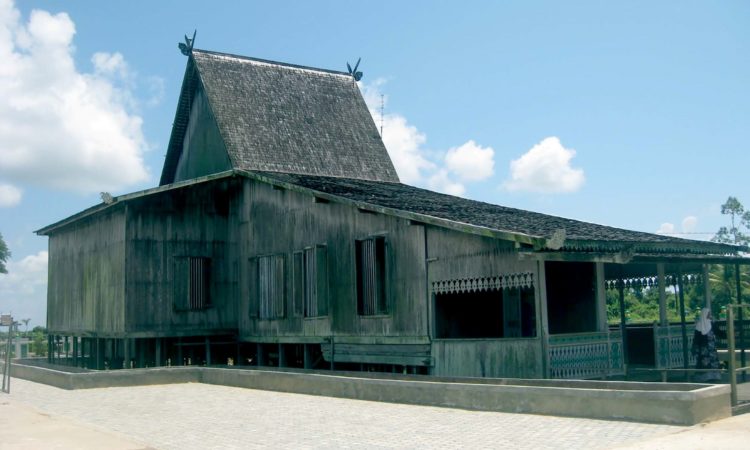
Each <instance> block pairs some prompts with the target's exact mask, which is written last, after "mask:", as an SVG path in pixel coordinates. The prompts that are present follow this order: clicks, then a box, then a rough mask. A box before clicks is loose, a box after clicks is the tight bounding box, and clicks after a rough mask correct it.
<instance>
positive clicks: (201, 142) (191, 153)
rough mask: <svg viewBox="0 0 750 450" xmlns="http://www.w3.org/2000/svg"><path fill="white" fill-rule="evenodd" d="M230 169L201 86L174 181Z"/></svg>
mask: <svg viewBox="0 0 750 450" xmlns="http://www.w3.org/2000/svg"><path fill="white" fill-rule="evenodd" d="M231 168H232V164H231V162H230V161H229V155H228V154H227V150H226V147H225V146H224V141H223V140H222V138H221V134H220V133H219V128H218V126H217V125H216V121H215V120H214V118H213V114H212V113H211V108H210V107H209V105H208V102H207V101H206V94H205V93H204V92H203V89H202V88H198V89H196V92H195V97H194V98H193V104H192V107H191V109H190V119H189V122H188V127H187V130H185V138H184V140H183V144H182V155H181V156H180V161H179V162H178V163H177V169H176V171H175V179H174V181H182V180H190V179H193V178H196V177H200V176H203V175H210V174H212V173H219V172H223V171H225V170H229V169H231Z"/></svg>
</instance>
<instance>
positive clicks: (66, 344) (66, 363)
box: [63, 336, 70, 365]
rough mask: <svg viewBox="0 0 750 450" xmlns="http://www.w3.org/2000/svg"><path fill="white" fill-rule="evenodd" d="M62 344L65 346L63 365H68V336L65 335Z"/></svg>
mask: <svg viewBox="0 0 750 450" xmlns="http://www.w3.org/2000/svg"><path fill="white" fill-rule="evenodd" d="M63 345H64V346H65V365H70V364H69V361H70V355H69V351H70V341H69V340H68V336H65V344H63Z"/></svg>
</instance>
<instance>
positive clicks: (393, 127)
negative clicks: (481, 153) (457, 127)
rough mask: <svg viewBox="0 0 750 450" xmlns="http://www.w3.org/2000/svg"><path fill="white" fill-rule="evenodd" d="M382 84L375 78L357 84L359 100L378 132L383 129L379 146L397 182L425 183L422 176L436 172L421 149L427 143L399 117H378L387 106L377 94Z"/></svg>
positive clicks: (392, 115) (425, 138)
mask: <svg viewBox="0 0 750 450" xmlns="http://www.w3.org/2000/svg"><path fill="white" fill-rule="evenodd" d="M383 84H385V80H384V79H382V78H379V79H377V80H375V81H373V82H372V83H370V84H364V83H359V86H360V88H361V90H362V96H363V97H364V99H365V103H367V107H368V108H369V109H370V114H371V115H372V118H373V120H374V121H375V124H376V125H377V126H378V130H380V126H381V124H382V126H383V130H384V131H383V136H382V138H383V145H385V148H386V150H388V154H389V155H390V157H391V160H392V161H393V165H394V166H395V168H396V172H397V173H398V176H399V178H400V179H401V182H403V183H409V184H420V183H423V182H424V180H425V174H424V172H430V171H432V170H434V169H435V168H436V166H435V164H434V163H432V162H431V161H429V160H428V159H427V157H426V155H425V153H426V152H425V150H424V148H423V147H422V146H423V145H424V143H425V142H426V141H427V137H426V136H425V135H424V133H421V132H420V131H419V130H418V129H417V127H415V126H414V125H411V124H409V122H408V121H407V120H406V118H405V117H404V116H401V115H399V114H382V115H381V112H382V109H381V105H384V104H385V103H386V102H387V100H388V99H387V97H386V96H385V95H383V94H382V93H381V92H380V87H381V86H382V85H383Z"/></svg>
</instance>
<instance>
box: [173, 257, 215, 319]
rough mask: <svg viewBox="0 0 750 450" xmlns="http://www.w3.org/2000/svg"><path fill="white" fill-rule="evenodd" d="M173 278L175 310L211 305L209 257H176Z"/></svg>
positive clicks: (194, 308)
mask: <svg viewBox="0 0 750 450" xmlns="http://www.w3.org/2000/svg"><path fill="white" fill-rule="evenodd" d="M174 280H175V281H174V286H175V292H174V306H175V308H176V309H177V310H183V311H185V310H199V309H205V308H208V307H209V306H211V260H210V259H209V258H201V257H193V256H188V257H179V258H176V260H175V278H174Z"/></svg>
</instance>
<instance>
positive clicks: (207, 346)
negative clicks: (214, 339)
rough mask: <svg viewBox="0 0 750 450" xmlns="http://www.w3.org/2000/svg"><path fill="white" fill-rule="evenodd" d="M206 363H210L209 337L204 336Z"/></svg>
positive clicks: (208, 364)
mask: <svg viewBox="0 0 750 450" xmlns="http://www.w3.org/2000/svg"><path fill="white" fill-rule="evenodd" d="M206 365H207V366H210V365H211V338H210V337H208V336H206Z"/></svg>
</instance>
